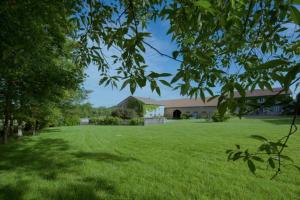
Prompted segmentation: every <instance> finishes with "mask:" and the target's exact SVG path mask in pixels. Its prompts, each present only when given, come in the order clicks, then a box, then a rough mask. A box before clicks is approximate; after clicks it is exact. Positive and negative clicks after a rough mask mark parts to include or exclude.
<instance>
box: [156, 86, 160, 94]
mask: <svg viewBox="0 0 300 200" xmlns="http://www.w3.org/2000/svg"><path fill="white" fill-rule="evenodd" d="M155 91H156V93H157V94H158V95H159V96H160V89H159V87H156V88H155Z"/></svg>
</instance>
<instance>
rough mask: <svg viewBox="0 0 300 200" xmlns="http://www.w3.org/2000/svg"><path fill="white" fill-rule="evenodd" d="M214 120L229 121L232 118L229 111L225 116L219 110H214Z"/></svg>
mask: <svg viewBox="0 0 300 200" xmlns="http://www.w3.org/2000/svg"><path fill="white" fill-rule="evenodd" d="M211 118H212V120H213V121H214V122H224V121H227V120H228V119H229V118H230V114H229V112H226V113H225V114H224V115H223V116H222V115H221V114H220V113H219V112H218V111H216V112H214V114H213V115H212V117H211Z"/></svg>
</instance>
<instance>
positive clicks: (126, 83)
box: [121, 79, 130, 90]
mask: <svg viewBox="0 0 300 200" xmlns="http://www.w3.org/2000/svg"><path fill="white" fill-rule="evenodd" d="M129 82H130V79H128V80H126V81H124V83H123V84H122V87H121V90H123V89H124V88H125V87H126V86H127V85H128V83H129Z"/></svg>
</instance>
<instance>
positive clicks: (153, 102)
mask: <svg viewBox="0 0 300 200" xmlns="http://www.w3.org/2000/svg"><path fill="white" fill-rule="evenodd" d="M132 97H133V98H136V99H137V100H139V101H141V102H143V103H144V104H147V105H163V104H162V103H161V102H160V101H157V100H155V99H151V98H144V97H136V96H132Z"/></svg>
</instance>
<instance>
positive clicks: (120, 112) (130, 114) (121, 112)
mask: <svg viewBox="0 0 300 200" xmlns="http://www.w3.org/2000/svg"><path fill="white" fill-rule="evenodd" d="M111 116H113V117H118V118H122V119H133V118H137V117H138V114H137V112H136V111H135V110H133V109H121V108H118V109H116V110H114V111H112V112H111Z"/></svg>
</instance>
